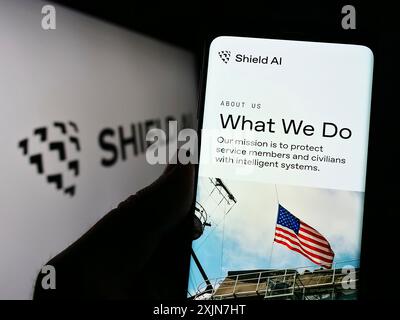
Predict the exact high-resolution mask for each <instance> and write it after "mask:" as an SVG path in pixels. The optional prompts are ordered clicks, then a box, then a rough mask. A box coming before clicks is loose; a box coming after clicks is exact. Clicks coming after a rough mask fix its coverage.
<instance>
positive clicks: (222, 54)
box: [218, 50, 231, 63]
mask: <svg viewBox="0 0 400 320" xmlns="http://www.w3.org/2000/svg"><path fill="white" fill-rule="evenodd" d="M218 55H219V57H220V58H221V60H222V61H223V62H225V63H228V62H229V59H230V58H231V52H230V51H227V50H224V51H219V52H218Z"/></svg>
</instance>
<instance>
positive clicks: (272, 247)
mask: <svg viewBox="0 0 400 320" xmlns="http://www.w3.org/2000/svg"><path fill="white" fill-rule="evenodd" d="M275 195H276V202H277V204H278V210H277V212H278V213H277V215H276V220H275V228H274V233H275V230H276V225H277V222H278V221H277V220H278V214H279V196H278V188H277V187H276V184H275ZM274 244H275V234H274V239H273V240H272V246H271V253H270V255H269V267H270V268H271V267H272V254H273V252H274Z"/></svg>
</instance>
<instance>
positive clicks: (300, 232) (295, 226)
mask: <svg viewBox="0 0 400 320" xmlns="http://www.w3.org/2000/svg"><path fill="white" fill-rule="evenodd" d="M274 241H275V242H276V243H279V244H282V245H284V246H286V247H288V248H289V249H290V250H293V251H296V252H298V253H300V254H302V255H303V256H305V257H306V258H308V259H310V260H311V261H312V262H314V263H315V264H318V265H320V266H322V267H324V268H327V269H330V268H332V262H333V258H334V256H335V253H334V252H333V251H332V249H331V246H330V244H329V242H328V240H326V239H325V237H324V236H322V235H321V234H320V233H319V232H318V231H317V230H315V229H314V228H312V227H310V226H309V225H308V224H306V223H304V222H303V221H301V220H300V219H299V218H297V217H295V216H294V215H293V214H291V213H290V212H289V211H288V210H286V209H285V208H284V207H282V206H281V205H279V209H278V221H277V223H276V228H275V238H274Z"/></svg>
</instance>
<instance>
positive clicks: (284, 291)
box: [195, 260, 359, 299]
mask: <svg viewBox="0 0 400 320" xmlns="http://www.w3.org/2000/svg"><path fill="white" fill-rule="evenodd" d="M358 262H359V261H358V260H348V261H341V262H338V263H335V264H334V267H333V268H332V269H317V270H313V271H310V269H311V268H315V266H314V267H301V268H293V269H282V270H264V271H257V272H251V273H237V274H231V275H229V274H228V275H227V276H226V277H220V278H215V279H210V280H209V281H210V283H211V285H212V289H207V284H206V283H205V282H204V283H201V284H200V285H199V286H198V289H197V293H196V295H195V299H232V298H241V297H251V296H259V297H260V298H264V299H270V298H285V297H288V298H289V297H292V296H294V295H297V294H298V295H300V296H301V299H304V298H305V296H306V291H307V290H308V289H318V288H324V287H329V286H330V287H340V286H342V287H343V284H344V283H346V284H350V283H351V282H356V281H358V279H359V269H358ZM340 266H341V267H340ZM345 266H352V267H353V268H354V269H352V270H350V272H351V273H352V274H351V275H352V276H351V277H345V276H346V275H349V273H348V272H345V273H344V272H342V271H343V269H342V268H343V267H345Z"/></svg>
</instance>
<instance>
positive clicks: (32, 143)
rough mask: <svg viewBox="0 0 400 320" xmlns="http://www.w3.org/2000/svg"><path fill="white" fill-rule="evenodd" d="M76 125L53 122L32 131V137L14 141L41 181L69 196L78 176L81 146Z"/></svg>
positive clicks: (72, 191)
mask: <svg viewBox="0 0 400 320" xmlns="http://www.w3.org/2000/svg"><path fill="white" fill-rule="evenodd" d="M78 132H79V129H78V126H77V125H76V124H75V123H74V122H72V121H68V122H53V124H51V125H49V126H43V127H38V128H36V129H34V130H33V133H32V137H28V138H24V139H22V140H21V141H19V143H18V147H19V148H20V149H21V150H22V154H23V155H24V156H25V157H26V158H27V159H28V162H29V164H30V165H32V167H33V168H34V169H35V170H36V173H37V174H39V175H43V176H44V178H45V181H46V182H47V183H49V184H51V185H53V186H54V187H55V189H56V190H58V191H60V192H63V193H64V194H65V195H69V196H70V197H73V196H74V195H75V192H76V178H77V177H78V176H79V158H78V155H79V153H80V151H81V145H80V142H79V137H78Z"/></svg>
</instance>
